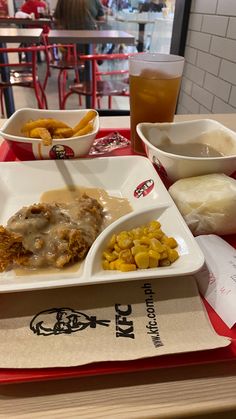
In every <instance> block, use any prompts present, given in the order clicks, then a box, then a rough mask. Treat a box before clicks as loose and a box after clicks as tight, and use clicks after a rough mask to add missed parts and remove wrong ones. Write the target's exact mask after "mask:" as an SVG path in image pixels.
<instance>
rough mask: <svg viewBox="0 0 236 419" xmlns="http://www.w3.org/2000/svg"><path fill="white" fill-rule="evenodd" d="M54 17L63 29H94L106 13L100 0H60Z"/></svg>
mask: <svg viewBox="0 0 236 419" xmlns="http://www.w3.org/2000/svg"><path fill="white" fill-rule="evenodd" d="M54 19H55V23H56V26H57V27H58V28H61V29H75V30H76V29H82V30H83V29H84V30H85V29H87V30H94V29H97V28H98V26H97V22H99V21H100V22H101V21H102V22H103V21H104V20H105V13H104V9H103V7H102V4H101V3H100V0H58V2H57V6H56V9H55V12H54Z"/></svg>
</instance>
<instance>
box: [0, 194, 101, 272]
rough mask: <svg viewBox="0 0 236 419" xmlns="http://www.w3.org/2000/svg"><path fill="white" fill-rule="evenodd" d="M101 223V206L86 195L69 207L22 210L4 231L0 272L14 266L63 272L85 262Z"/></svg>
mask: <svg viewBox="0 0 236 419" xmlns="http://www.w3.org/2000/svg"><path fill="white" fill-rule="evenodd" d="M102 221H103V208H102V206H101V205H100V204H99V202H98V201H97V200H96V199H93V198H91V197H89V196H87V195H86V194H84V195H82V197H81V198H79V199H78V200H76V201H75V202H72V203H70V204H59V203H54V204H34V205H31V206H29V207H23V208H22V209H21V210H19V211H18V212H17V213H16V214H14V215H13V216H12V217H11V218H10V219H9V221H8V223H7V226H6V228H4V227H1V230H0V239H2V240H1V242H2V243H1V244H0V270H1V271H4V270H5V269H7V268H8V267H9V266H10V265H11V264H16V265H22V266H27V267H29V268H32V269H34V268H40V267H47V266H53V267H56V268H63V266H65V265H67V264H68V263H74V262H75V261H78V260H83V259H84V258H85V256H86V254H87V252H88V250H89V248H90V247H91V245H92V243H93V242H94V240H95V239H96V237H97V236H98V234H99V233H100V230H101V226H102Z"/></svg>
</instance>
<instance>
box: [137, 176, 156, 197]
mask: <svg viewBox="0 0 236 419" xmlns="http://www.w3.org/2000/svg"><path fill="white" fill-rule="evenodd" d="M153 188H154V180H153V179H147V180H145V181H144V182H142V183H140V184H139V185H138V186H137V188H136V189H135V191H134V197H135V198H140V197H141V196H142V197H144V196H147V195H148V194H149V193H150V192H151V191H152V190H153Z"/></svg>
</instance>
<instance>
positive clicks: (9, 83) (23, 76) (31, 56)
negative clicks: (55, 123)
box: [0, 46, 48, 115]
mask: <svg viewBox="0 0 236 419" xmlns="http://www.w3.org/2000/svg"><path fill="white" fill-rule="evenodd" d="M40 51H45V47H44V46H30V47H14V48H0V54H7V57H8V60H7V61H8V62H4V63H0V70H1V74H3V72H4V73H5V77H3V76H2V77H1V81H0V106H1V112H2V115H4V114H5V112H4V105H3V92H4V89H7V88H9V87H16V86H21V87H27V88H30V89H33V90H34V94H35V97H36V100H37V105H38V108H39V109H47V107H48V106H47V97H46V94H45V91H44V86H46V83H47V74H45V78H44V80H43V82H41V81H40V79H39V76H38V67H37V53H39V52H40ZM22 54H24V55H25V56H26V61H24V62H20V60H19V57H20V56H21V55H22ZM6 74H7V77H6Z"/></svg>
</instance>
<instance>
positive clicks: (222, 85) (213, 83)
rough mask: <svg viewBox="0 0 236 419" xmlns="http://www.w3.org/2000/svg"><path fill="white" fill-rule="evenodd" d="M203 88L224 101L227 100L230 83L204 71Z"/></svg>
mask: <svg viewBox="0 0 236 419" xmlns="http://www.w3.org/2000/svg"><path fill="white" fill-rule="evenodd" d="M204 88H205V89H207V90H208V91H209V92H211V93H213V94H214V95H215V96H217V97H220V98H221V99H223V100H225V101H226V102H227V101H228V100H229V94H230V89H231V84H230V83H227V82H226V81H224V80H221V79H219V78H218V77H215V76H213V75H212V74H209V73H206V77H205V81H204Z"/></svg>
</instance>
